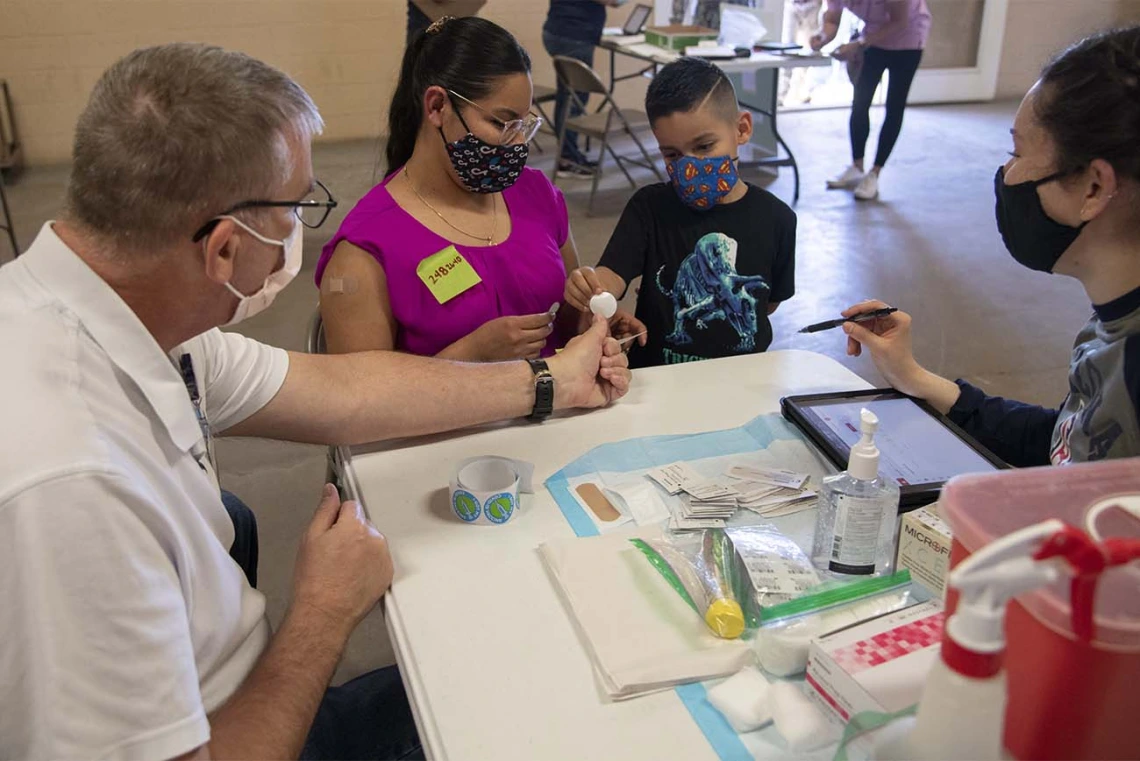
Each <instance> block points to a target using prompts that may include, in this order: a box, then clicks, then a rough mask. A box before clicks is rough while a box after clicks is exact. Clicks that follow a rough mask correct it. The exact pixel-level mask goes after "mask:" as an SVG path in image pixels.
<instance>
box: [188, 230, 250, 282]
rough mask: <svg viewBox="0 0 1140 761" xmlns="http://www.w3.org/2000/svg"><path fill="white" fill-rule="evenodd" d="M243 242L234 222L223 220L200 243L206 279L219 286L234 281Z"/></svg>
mask: <svg viewBox="0 0 1140 761" xmlns="http://www.w3.org/2000/svg"><path fill="white" fill-rule="evenodd" d="M241 240H242V238H241V236H240V235H238V234H237V225H235V224H234V223H233V220H230V219H223V220H220V221H219V222H218V224H217V226H216V227H215V228H214V229H213V230H211V231H210V234H209V235H207V236H206V237H205V238H203V239H202V241H201V242H200V243H199V245H200V246H202V256H203V259H204V260H205V261H204V264H205V268H206V277H208V278H209V279H210V280H213V281H214V282H215V283H217V284H218V285H223V284H224V283H228V282H230V281H231V280H233V276H234V260H235V258H236V257H237V253H238V249H239V248H240V247H241Z"/></svg>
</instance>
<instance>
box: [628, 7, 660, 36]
mask: <svg viewBox="0 0 1140 761" xmlns="http://www.w3.org/2000/svg"><path fill="white" fill-rule="evenodd" d="M652 12H653V8H652V7H651V6H648V5H638V6H637V7H635V8H634V9H633V11H631V12H630V14H629V18H627V19H626V20H625V26H623V27H622V32H623V33H624V34H641V30H642V28H643V27H644V26H645V22H646V21H647V20H648V19H649V14H650V13H652Z"/></svg>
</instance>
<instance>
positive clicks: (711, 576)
mask: <svg viewBox="0 0 1140 761" xmlns="http://www.w3.org/2000/svg"><path fill="white" fill-rule="evenodd" d="M630 541H631V542H633V544H634V546H635V547H637V548H638V549H639V550H641V552H642V554H644V555H645V557H646V558H647V559H648V560H649V562H650V563H652V564H653V567H654V568H656V569H657V571H658V572H659V573H660V574H661V575H662V576H664V577H665V580H666V581H668V582H669V584H670V586H672V587H673V589H675V590H677V593H678V594H680V595H681V597H682V598H683V599H684V600H685V602H687V603H688V604H689V607H691V608H692V609H693V610H695V611H696V612H697V614H698V615H700V616H701V618H703V619H704V621H705V623H706V624H708V626H709V628H710V629H712V631H713V633H715V634H716V635H717V636H718V637H723V638H724V639H736V638H737V637H739V636H740V635H741V634H743V633H744V630H745V629H746V628H747V623H748V620H749V614H747V613H746V612H745V610H744V609H743V607H742V606H741V604H740V602H741V600H743V601H744V602H745V603H746V604H747V603H748V602H749V597H750V595H748V589H747V587H746V586H745V585H746V584H747V581H745V580H744V579H743V578H742V576H741V569H740V568H739V567H738V562H737V559H736V553H735V551H734V550H733V547H732V542H731V541H730V540H729V538H728V536H727V535H726V534H725V531H724V529H707V530H705V531H686V532H684V533H678V534H673V535H669V536H666V537H664V538H662V539H660V540H644V539H631V540H630ZM755 617H756V612H755V611H751V618H752V619H753V620H755ZM754 626H755V624H753V627H754Z"/></svg>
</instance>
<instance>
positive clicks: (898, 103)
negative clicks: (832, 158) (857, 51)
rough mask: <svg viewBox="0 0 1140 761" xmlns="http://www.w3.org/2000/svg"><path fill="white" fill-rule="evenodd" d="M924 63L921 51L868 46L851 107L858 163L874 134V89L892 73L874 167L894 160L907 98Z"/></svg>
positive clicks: (852, 130) (853, 145)
mask: <svg viewBox="0 0 1140 761" xmlns="http://www.w3.org/2000/svg"><path fill="white" fill-rule="evenodd" d="M921 60H922V51H921V50H884V49H882V48H876V47H869V48H867V49H866V51H864V53H863V71H862V72H860V74H859V81H858V82H856V83H855V101H854V102H853V103H852V104H851V156H852V158H854V159H855V160H856V161H861V160H862V159H863V153H864V151H865V150H866V148H867V138H868V137H870V135H871V115H870V111H871V99H872V98H873V97H874V96H875V89H876V88H877V87H878V86H879V82H881V81H882V80H883V72H884V71H889V72H890V73H891V77H890V80H889V81H888V82H887V115H886V117H885V118H884V119H883V127H882V129H881V130H879V149H878V151H877V152H876V154H875V166H885V165H886V163H887V159H889V158H890V157H891V151H892V150H894V147H895V142H896V141H897V140H898V139H899V132H901V131H902V123H903V112H904V111H906V96H907V94H908V93H909V92H910V85H911V83H912V82H913V81H914V74H915V72H916V71H918V64H919V62H920V61H921Z"/></svg>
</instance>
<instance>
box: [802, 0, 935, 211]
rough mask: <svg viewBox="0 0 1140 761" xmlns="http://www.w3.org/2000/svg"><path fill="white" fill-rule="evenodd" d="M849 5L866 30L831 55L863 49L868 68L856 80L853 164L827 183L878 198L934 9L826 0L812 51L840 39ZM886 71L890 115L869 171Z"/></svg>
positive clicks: (909, 2)
mask: <svg viewBox="0 0 1140 761" xmlns="http://www.w3.org/2000/svg"><path fill="white" fill-rule="evenodd" d="M844 9H846V10H848V11H850V12H851V13H852V14H854V15H855V16H856V17H857V18H859V19H860V20H861V21H862V22H863V25H864V26H863V32H862V34H860V35H859V37H858V38H857V39H854V40H852V41H851V42H848V43H846V44H844V45H840V46H839V47H838V48H836V49H835V50H834V51H833V52H832V54H831V55H832V56H833V57H834V58H838V59H839V60H841V61H846V60H848V59H850V58H852V57H853V56H857V55H859V54H860V53H862V55H863V66H862V68H861V69H860V72H859V75H858V78H857V79H856V80H855V97H854V100H853V102H852V104H851V158H852V162H851V166H849V167H847V168H846V169H844V170H843V172H841V173H840V174H839V175H838V176H837V177H835V179H832V180H828V181H827V187H829V188H833V189H834V188H855V197H856V198H858V199H859V200H860V201H870V200H872V199H875V198H877V197H878V196H879V174H880V172H882V169H883V166H884V165H886V163H887V159H888V158H890V155H891V151H892V150H893V149H894V147H895V141H896V140H898V138H899V132H900V131H901V130H902V123H903V112H904V111H905V110H906V98H907V95H908V94H909V93H910V85H911V83H912V82H913V81H914V75H915V72H917V71H918V64H919V63H920V62H921V61H922V51H923V48H925V47H926V38H927V35H928V34H929V33H930V10H929V9H927V7H926V0H827V10H826V11H824V14H823V31H821V32H820V33H819V34H817V35H815V36H814V37H812V40H811V46H812V48H813V49H815V50H819V49H820V48H822V47H823V46H825V45H827V44H828V43H829V42H831V41H832V40H834V39H835V35H836V33H837V32H838V31H839V19H840V17H841V16H842V15H843V10H844ZM883 72H890V75H891V76H890V79H889V80H888V81H887V113H886V115H885V116H884V117H883V126H882V129H880V130H879V147H878V149H877V151H876V153H875V164H874V166H872V167H871V171H869V172H868V171H866V170H865V168H864V163H863V153H864V150H865V148H866V146H867V138H868V137H870V135H871V116H870V111H871V99H872V98H873V97H874V96H875V90H876V89H878V87H879V82H881V81H882V79H883Z"/></svg>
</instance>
